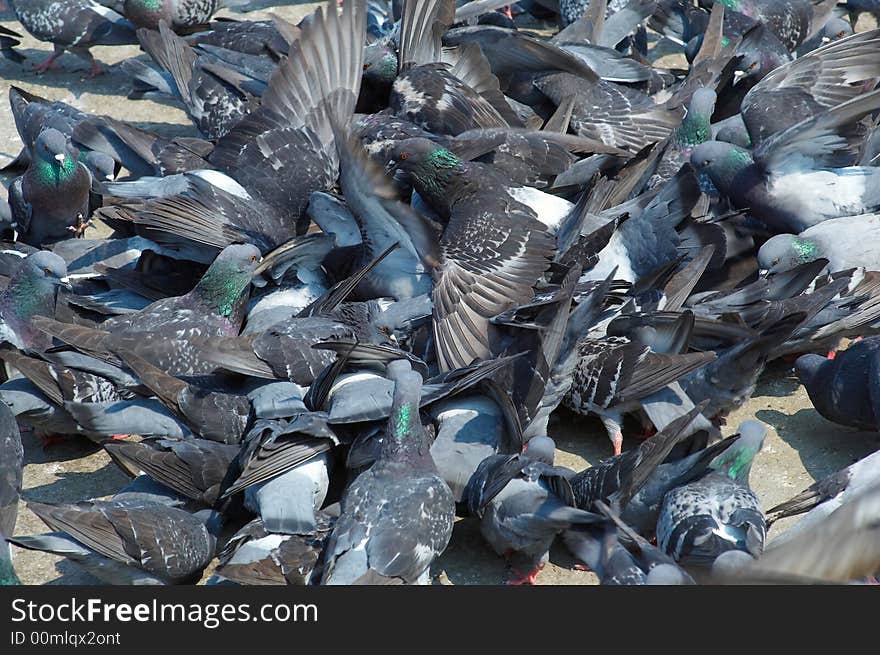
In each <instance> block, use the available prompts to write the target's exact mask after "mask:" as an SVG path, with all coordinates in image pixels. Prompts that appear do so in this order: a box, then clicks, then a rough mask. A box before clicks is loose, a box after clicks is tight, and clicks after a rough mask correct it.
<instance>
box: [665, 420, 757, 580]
mask: <svg viewBox="0 0 880 655" xmlns="http://www.w3.org/2000/svg"><path fill="white" fill-rule="evenodd" d="M738 432H739V433H740V435H741V436H740V438H739V440H738V441H737V442H736V443H735V444H734V445H733V446H731V447H730V448H728V449H727V450H726V451H725V452H724V453H722V454H721V455H719V456H718V457H716V458H715V459H714V460H713V461H712V462H711V463H710V465H709V471H708V472H707V474H706V475H704V476H703V477H702V478H700V479H698V480H695V481H693V482H690V483H688V484H686V485H684V486H681V487H677V488H675V489H672V490H671V491H669V492H667V494H666V495H665V496H664V498H663V504H662V506H661V508H660V516H659V518H658V520H657V545H658V546H660V547H661V548H662V549H663V550H665V551H666V552H667V553H668V554H670V555H672V556H673V557H674V558H675V560H676V561H677V562H679V563H682V564H692V565H694V566H703V567H707V568H708V567H710V566H711V565H712V562H714V561H715V558H716V557H717V556H718V555H720V554H721V553H723V552H725V551H727V550H742V551H746V552H748V553H750V554H751V555H752V556H755V557H756V556H758V555H760V554H761V552H762V551H763V549H764V538H765V535H766V531H767V527H766V522H765V519H764V514H763V513H762V512H761V506H760V503H759V502H758V498H757V497H756V496H755V494H754V492H753V491H752V490H751V489H749V487H748V478H749V472H750V471H751V467H752V461H753V459H754V457H755V455H756V454H757V453H758V451H759V450H760V449H761V446H762V445H763V443H764V436H765V435H766V428H765V427H764V425H763V424H761V423H760V422H758V421H754V420H752V421H747V422H744V423H743V424H741V425H740V427H739V430H738Z"/></svg>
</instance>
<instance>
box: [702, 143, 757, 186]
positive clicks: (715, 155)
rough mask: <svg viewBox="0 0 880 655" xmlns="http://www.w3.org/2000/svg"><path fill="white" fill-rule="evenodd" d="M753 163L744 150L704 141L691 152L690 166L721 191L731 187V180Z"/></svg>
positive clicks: (730, 144) (726, 144)
mask: <svg viewBox="0 0 880 655" xmlns="http://www.w3.org/2000/svg"><path fill="white" fill-rule="evenodd" d="M752 163H753V160H752V155H751V154H750V153H749V151H748V150H746V149H745V148H740V147H739V146H735V145H733V144H732V143H723V142H721V141H706V143H701V144H699V145H697V146H695V147H694V149H693V152H691V166H693V167H694V168H695V169H696V171H697V172H698V173H705V174H706V175H708V176H709V179H711V180H712V183H713V184H714V185H715V186H716V187H718V188H719V189H720V190H721V191H726V190H727V189H730V188H731V187H732V186H733V179H734V178H735V177H736V176H737V175H738V174H739V173H740V172H741V171H742V170H744V169H745V168H747V167H749V166H750V165H751V164H752Z"/></svg>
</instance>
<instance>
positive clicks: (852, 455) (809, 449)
mask: <svg viewBox="0 0 880 655" xmlns="http://www.w3.org/2000/svg"><path fill="white" fill-rule="evenodd" d="M755 418H757V419H758V420H760V421H763V422H764V423H767V424H769V425H772V426H773V427H774V429H775V430H776V433H777V434H778V435H779V438H780V439H781V440H782V441H784V442H785V443H787V444H788V445H789V446H791V447H792V448H793V449H794V450H795V451H797V453H798V456H799V457H800V459H801V464H802V465H803V467H804V469H806V471H807V472H808V473H809V474H810V475H811V476H812V477H813V479H815V480H821V479H822V478H825V477H827V476H828V475H830V474H832V473H834V472H835V471H838V470H840V469H842V468H844V467H846V466H849V465H850V464H852V463H853V462H856V461H858V460H860V459H862V458H863V457H865V456H867V455H869V454H871V453H872V452H874V451H875V450H877V448H878V447H880V435H878V433H876V432H860V431H857V430H852V429H850V428H847V427H844V426H841V425H837V424H836V423H832V422H830V421H828V420H826V419H824V418H823V417H822V416H821V415H819V414H818V412H816V410H815V409H812V408H803V409H800V410H798V411H797V412H795V413H794V414H785V413H783V412H780V411H778V410H775V409H761V410H758V411H757V412H756V413H755Z"/></svg>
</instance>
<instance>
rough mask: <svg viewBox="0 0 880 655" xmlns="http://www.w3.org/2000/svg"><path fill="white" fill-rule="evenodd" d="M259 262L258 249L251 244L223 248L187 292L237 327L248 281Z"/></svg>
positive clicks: (242, 311) (245, 299)
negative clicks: (194, 285)
mask: <svg viewBox="0 0 880 655" xmlns="http://www.w3.org/2000/svg"><path fill="white" fill-rule="evenodd" d="M260 259H261V255H260V250H259V249H258V248H257V247H256V246H254V245H251V244H236V245H232V246H226V247H225V248H224V249H223V251H222V252H221V253H220V254H219V255H217V258H216V259H215V260H214V261H213V262H212V263H211V266H209V267H208V270H207V271H205V274H204V275H203V276H202V279H201V280H199V283H198V284H197V285H196V287H195V289H193V290H192V291H191V292H190V293H192V294H194V295H195V296H196V297H197V298H198V299H199V300H201V301H202V302H203V303H205V304H207V305H208V306H209V307H211V309H213V310H214V311H215V312H217V313H218V314H220V315H221V316H225V317H227V318H229V319H230V320H231V321H232V322H233V323H236V322H237V323H239V324H240V323H241V319H243V317H244V310H245V306H246V304H247V296H248V289H249V287H250V283H251V278H252V277H253V274H254V271H255V270H256V268H257V265H258V264H259V263H260Z"/></svg>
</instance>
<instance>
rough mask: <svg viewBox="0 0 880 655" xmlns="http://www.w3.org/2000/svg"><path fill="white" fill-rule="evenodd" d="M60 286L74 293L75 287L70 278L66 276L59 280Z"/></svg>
mask: <svg viewBox="0 0 880 655" xmlns="http://www.w3.org/2000/svg"><path fill="white" fill-rule="evenodd" d="M58 285H59V286H62V287H64V288H65V289H67V290H68V291H73V285H72V284H70V278H69V277H67V276H66V275H65V276H64V277H60V278H58Z"/></svg>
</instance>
